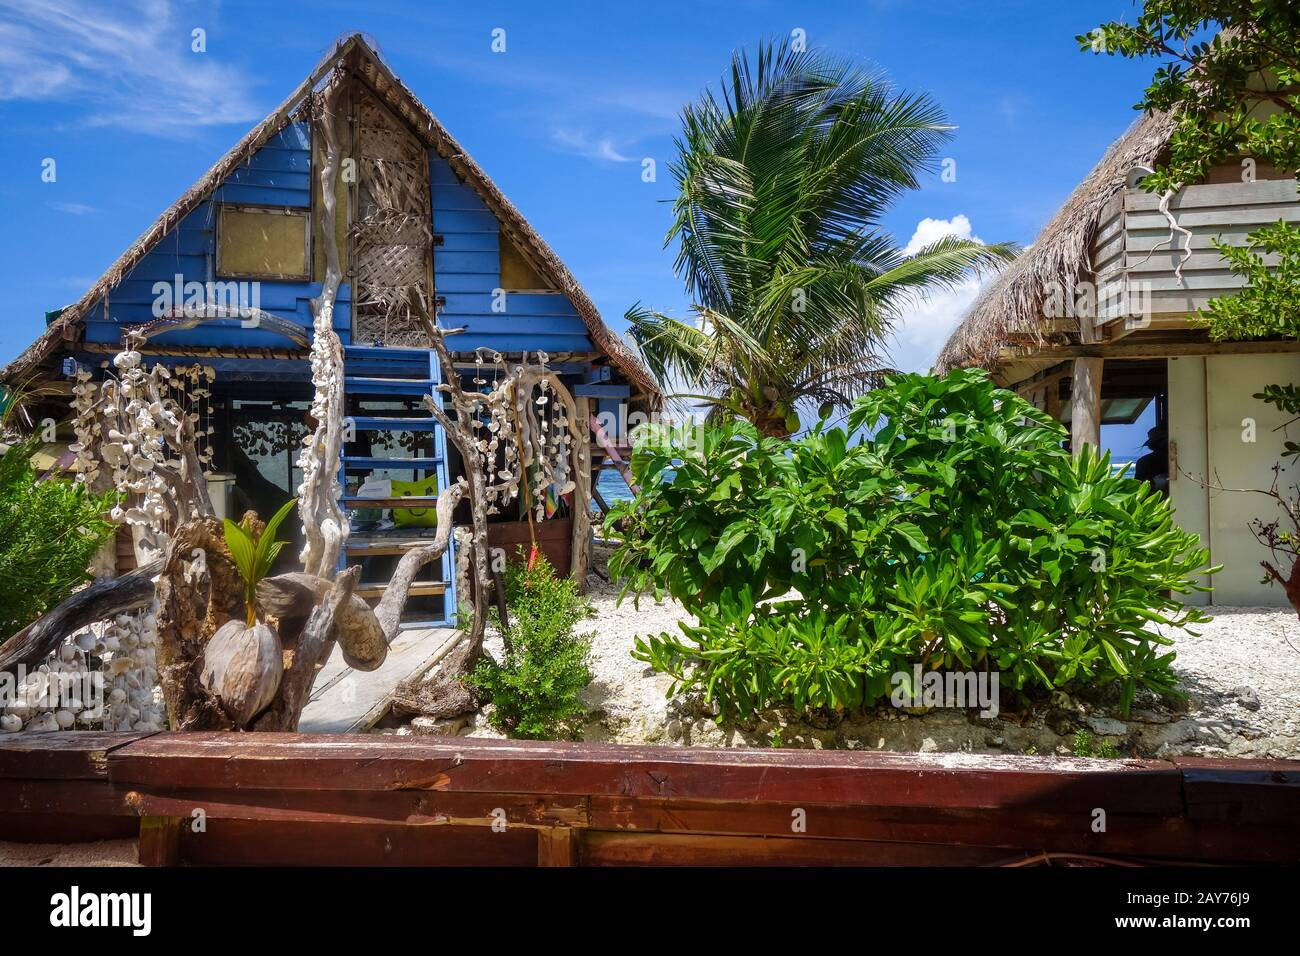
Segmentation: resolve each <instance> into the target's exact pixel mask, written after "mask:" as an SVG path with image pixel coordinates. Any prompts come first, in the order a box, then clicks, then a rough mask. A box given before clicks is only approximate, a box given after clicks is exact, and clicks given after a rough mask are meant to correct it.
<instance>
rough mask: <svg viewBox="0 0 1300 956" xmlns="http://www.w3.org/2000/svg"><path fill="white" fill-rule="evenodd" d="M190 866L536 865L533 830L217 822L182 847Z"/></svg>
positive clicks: (193, 835) (479, 827)
mask: <svg viewBox="0 0 1300 956" xmlns="http://www.w3.org/2000/svg"><path fill="white" fill-rule="evenodd" d="M181 854H182V857H183V858H184V860H185V861H186V862H188V863H195V864H200V865H204V864H219V865H222V866H232V865H233V866H536V865H537V837H536V834H535V832H534V831H532V830H529V829H523V828H519V829H509V828H507V829H506V830H505V831H504V832H502V833H495V832H493V831H492V830H491V829H490V828H487V827H481V826H468V827H461V826H438V827H407V826H403V825H402V824H369V823H359V824H351V825H348V826H337V825H329V824H319V823H302V822H299V821H277V822H275V823H271V824H266V823H261V822H256V821H248V820H216V821H213V822H211V823H209V825H208V829H207V832H206V833H202V834H197V833H196V834H190V835H188V836H187V837H186V838H185V839H184V840H183V841H182V845H181Z"/></svg>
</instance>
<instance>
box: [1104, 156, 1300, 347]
mask: <svg viewBox="0 0 1300 956" xmlns="http://www.w3.org/2000/svg"><path fill="white" fill-rule="evenodd" d="M1296 187H1297V181H1296V180H1295V179H1270V180H1265V179H1260V180H1257V181H1255V182H1239V181H1237V182H1231V181H1230V182H1221V183H1207V184H1203V185H1198V186H1189V187H1187V188H1185V189H1183V190H1182V191H1181V192H1179V193H1178V195H1177V196H1175V197H1174V198H1173V199H1172V200H1171V201H1170V203H1169V211H1170V213H1172V215H1173V217H1174V219H1175V220H1176V221H1177V222H1178V224H1179V225H1180V226H1182V227H1183V228H1184V229H1188V230H1190V231H1191V233H1192V235H1191V238H1190V240H1189V239H1188V237H1186V236H1185V235H1183V234H1182V233H1173V234H1172V238H1171V230H1170V226H1169V221H1168V219H1167V218H1166V217H1165V216H1164V214H1163V213H1161V212H1160V208H1159V206H1160V197H1159V196H1157V195H1153V194H1151V193H1148V192H1144V191H1143V190H1142V189H1140V188H1134V189H1128V190H1125V191H1124V192H1123V193H1122V194H1121V196H1119V197H1117V201H1116V202H1114V203H1112V204H1111V205H1110V206H1108V207H1107V209H1106V210H1105V211H1104V212H1103V214H1102V221H1101V223H1100V225H1099V227H1098V230H1097V234H1096V236H1095V237H1094V239H1093V243H1092V259H1093V269H1094V271H1095V272H1096V275H1097V284H1098V316H1099V320H1100V321H1102V322H1105V321H1109V320H1111V319H1115V318H1119V317H1121V316H1124V315H1127V314H1133V312H1132V306H1126V300H1128V301H1131V302H1134V303H1138V304H1139V306H1144V307H1145V311H1146V313H1147V314H1149V315H1153V316H1162V315H1165V316H1181V315H1186V314H1187V313H1189V312H1192V311H1195V310H1197V309H1201V308H1204V307H1205V306H1206V304H1207V303H1208V302H1209V300H1210V299H1212V298H1215V297H1217V296H1221V295H1225V294H1230V293H1232V292H1233V291H1234V290H1236V289H1239V288H1241V285H1242V280H1241V279H1240V277H1238V276H1236V275H1234V274H1233V273H1232V272H1231V270H1230V269H1228V267H1227V263H1226V262H1225V261H1224V259H1223V257H1222V256H1221V255H1220V254H1219V251H1218V250H1217V249H1215V248H1214V241H1215V240H1216V239H1218V240H1222V241H1224V242H1227V243H1229V244H1230V245H1234V246H1243V245H1245V244H1246V236H1247V235H1249V234H1250V233H1251V232H1253V231H1255V230H1256V229H1258V228H1259V227H1261V226H1264V225H1268V224H1270V223H1274V222H1277V221H1278V220H1286V221H1288V222H1300V194H1297V191H1296ZM1189 245H1190V249H1191V255H1190V256H1189V257H1187V258H1186V260H1185V261H1183V260H1184V256H1185V255H1186V253H1185V251H1184V250H1185V249H1186V248H1187V247H1188V246H1189ZM1180 262H1182V280H1181V281H1180V280H1179V278H1178V276H1177V275H1176V274H1175V269H1176V267H1177V266H1178V264H1179V263H1180ZM1126 293H1127V295H1126ZM1144 296H1146V297H1145V298H1144Z"/></svg>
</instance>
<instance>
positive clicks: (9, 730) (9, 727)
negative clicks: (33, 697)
mask: <svg viewBox="0 0 1300 956" xmlns="http://www.w3.org/2000/svg"><path fill="white" fill-rule="evenodd" d="M22 729H23V719H22V718H21V717H19V716H18V715H17V714H5V715H4V716H3V717H0V730H2V731H4V732H5V733H6V734H15V733H17V732H18V731H20V730H22Z"/></svg>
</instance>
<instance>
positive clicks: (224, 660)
mask: <svg viewBox="0 0 1300 956" xmlns="http://www.w3.org/2000/svg"><path fill="white" fill-rule="evenodd" d="M283 674H284V660H283V657H282V654H281V651H280V638H279V636H278V635H277V634H276V633H275V631H273V630H271V628H270V627H268V626H267V625H265V624H263V623H262V622H261V621H258V622H257V623H256V624H254V625H253V626H252V627H248V626H246V625H245V624H244V622H243V621H238V620H230V621H227V622H226V623H225V624H223V625H221V627H220V628H218V629H217V633H215V634H213V635H212V639H211V640H209V641H208V644H207V646H206V647H205V648H204V649H203V662H202V668H201V669H200V671H199V680H200V681H201V682H202V683H203V686H204V687H206V688H207V689H208V690H210V691H211V692H212V693H213V694H215V695H216V696H217V697H219V698H220V699H221V705H222V707H224V708H225V711H226V714H227V716H229V717H230V719H231V720H233V721H234V722H235V724H236V726H239V727H246V726H248V724H249V722H250V721H252V719H253V718H254V717H255V716H257V714H259V713H261V712H262V711H263V710H265V709H266V708H267V706H268V705H269V704H270V703H271V701H272V700H274V699H275V692H276V691H277V690H278V689H279V688H280V678H281V677H282V676H283Z"/></svg>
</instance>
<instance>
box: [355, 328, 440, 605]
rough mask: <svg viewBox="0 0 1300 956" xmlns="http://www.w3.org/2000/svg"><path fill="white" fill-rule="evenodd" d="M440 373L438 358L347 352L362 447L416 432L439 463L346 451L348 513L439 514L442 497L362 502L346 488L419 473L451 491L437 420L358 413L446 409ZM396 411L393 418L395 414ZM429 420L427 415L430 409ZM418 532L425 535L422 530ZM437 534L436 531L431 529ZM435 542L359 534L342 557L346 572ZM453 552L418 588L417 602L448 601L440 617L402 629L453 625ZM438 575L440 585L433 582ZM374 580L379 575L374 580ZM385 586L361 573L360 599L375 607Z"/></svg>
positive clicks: (381, 350) (393, 351)
mask: <svg viewBox="0 0 1300 956" xmlns="http://www.w3.org/2000/svg"><path fill="white" fill-rule="evenodd" d="M441 380H442V379H441V369H440V368H439V365H438V359H437V355H436V354H435V353H434V352H433V351H431V350H429V349H416V348H387V347H383V346H362V345H349V346H346V347H345V348H344V350H343V398H344V407H345V409H346V410H347V411H348V413H349V419H348V420H350V421H351V423H352V426H353V429H354V430H355V433H356V437H357V438H358V439H361V438H362V436H363V435H364V434H365V433H368V432H369V433H382V432H415V433H417V434H423V433H428V434H431V435H432V438H433V456H432V457H419V458H386V457H375V456H372V455H349V454H348V453H347V447H346V444H345V447H344V453H343V455H342V457H341V460H340V462H339V480H340V484H341V485H342V486H343V497H342V499H341V500H340V505H341V506H342V508H343V510H344V512H345V513H347V512H348V511H349V510H355V509H361V508H368V509H374V508H393V507H407V508H412V507H413V508H433V507H435V506H436V504H437V501H438V499H437V497H436V496H431V497H418V498H417V497H403V498H400V499H398V498H387V499H374V498H360V497H357V496H355V495H350V494H349V493H348V485H349V482H351V483H352V484H353V485H358V484H360V482H361V481H363V480H364V479H365V478H366V477H367V475H368V474H369V473H370V472H375V471H408V472H414V473H418V477H419V478H421V479H422V478H427V477H429V476H430V475H436V476H437V479H438V489H439V491H442V490H444V489H446V488H447V486H448V474H447V437H446V435H445V434H443V429H442V426H440V425H439V424H438V423H437V422H436V421H435V420H434V419H432V418H429V417H425V416H420V417H415V416H414V415H413V416H412V417H410V418H405V417H402V416H401V415H397V414H390V413H389V410H386V409H376V410H372V409H362V413H360V414H358V413H357V406H358V404H359V403H365V404H383V403H392V402H402V401H410V400H411V399H417V398H420V397H422V396H425V395H431V396H432V397H433V399H434V401H436V402H439V404H441V402H442V395H441V393H440V392H437V391H435V389H436V387H437V386H438V385H439V384H440V383H441ZM394 411H395V410H394ZM425 415H426V416H427V409H425ZM416 530H417V531H418V530H419V529H416ZM430 530H431V529H430ZM431 540H432V539H431V537H421V536H420V535H419V534H418V533H415V534H403V533H402V532H401V531H400V529H395V530H392V531H387V532H384V533H380V534H366V533H358V531H357V530H356V529H355V528H354V529H353V532H352V534H351V535H350V536H349V538H348V540H347V543H346V545H345V546H344V548H343V553H342V554H341V555H340V557H339V567H340V570H342V569H343V568H345V567H347V566H348V565H349V564H351V563H353V562H356V561H368V560H370V559H374V558H383V559H386V560H390V561H395V560H396V558H397V557H399V556H400V555H401V554H402V553H404V552H405V551H407V550H410V549H411V548H415V547H419V546H421V545H423V544H428V543H429V541H431ZM453 547H454V545H452V544H449V545H448V547H447V551H446V553H444V554H443V556H442V558H441V559H440V560H439V561H438V562H434V563H433V564H431V565H428V566H426V568H425V570H424V571H423V572H422V573H421V574H420V576H418V577H417V579H416V583H415V584H414V585H413V586H412V588H411V592H410V596H411V598H420V597H436V596H441V598H442V608H443V610H442V614H441V617H438V618H435V619H432V620H420V621H404V622H403V624H402V626H403V627H444V626H450V625H452V624H453V623H454V621H455V615H456V575H455V567H456V564H455V557H454V555H453ZM431 570H432V571H433V572H434V574H435V576H436V580H431V579H430V577H429V575H430V571H431ZM372 577H374V575H372ZM386 586H387V581H386V580H371V579H368V578H367V574H366V571H365V570H363V571H362V573H361V582H360V584H359V585H358V588H357V593H358V595H360V596H361V597H364V598H367V599H373V598H378V597H380V596H381V595H382V594H383V592H384V589H385V588H386Z"/></svg>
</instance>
